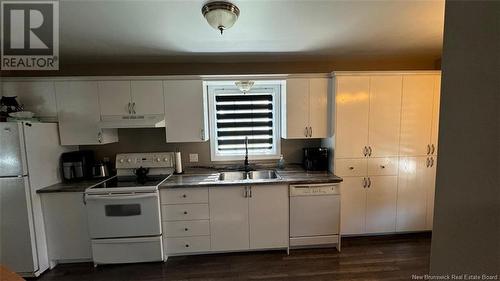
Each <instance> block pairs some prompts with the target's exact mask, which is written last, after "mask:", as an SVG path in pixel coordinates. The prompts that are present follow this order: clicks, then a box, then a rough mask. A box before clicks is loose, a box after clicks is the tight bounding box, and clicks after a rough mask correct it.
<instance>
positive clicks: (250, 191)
mask: <svg viewBox="0 0 500 281" xmlns="http://www.w3.org/2000/svg"><path fill="white" fill-rule="evenodd" d="M248 191H249V192H248V193H249V196H248V197H250V198H252V187H251V186H250V187H249V188H248Z"/></svg>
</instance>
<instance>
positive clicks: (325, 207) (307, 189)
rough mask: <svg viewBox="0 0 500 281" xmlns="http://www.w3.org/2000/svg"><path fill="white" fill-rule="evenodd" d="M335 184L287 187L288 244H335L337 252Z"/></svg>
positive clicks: (338, 226) (336, 193)
mask: <svg viewBox="0 0 500 281" xmlns="http://www.w3.org/2000/svg"><path fill="white" fill-rule="evenodd" d="M339 234H340V188H339V184H337V183H335V184H331V183H329V184H314V185H291V186H290V247H291V248H304V247H316V246H323V247H324V246H335V247H336V248H337V249H338V250H339V251H340V235H339Z"/></svg>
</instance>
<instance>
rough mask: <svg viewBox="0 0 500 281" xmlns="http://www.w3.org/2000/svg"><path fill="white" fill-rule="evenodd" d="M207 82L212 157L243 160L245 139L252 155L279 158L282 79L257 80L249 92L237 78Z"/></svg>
mask: <svg viewBox="0 0 500 281" xmlns="http://www.w3.org/2000/svg"><path fill="white" fill-rule="evenodd" d="M264 82H265V84H264ZM207 83H208V84H207V85H208V88H207V89H208V98H209V106H210V111H209V112H210V150H211V156H212V160H213V161H224V160H242V159H243V157H244V155H245V141H248V155H249V159H251V160H252V159H253V160H256V159H276V158H279V155H280V142H279V138H280V136H279V132H280V130H279V116H280V114H279V97H280V90H281V81H274V82H272V81H263V82H261V83H262V84H259V83H258V82H256V83H255V84H254V86H253V88H252V89H251V90H250V91H249V92H247V93H242V92H241V91H240V90H238V88H237V87H236V86H234V81H231V82H229V81H225V82H215V81H214V82H207Z"/></svg>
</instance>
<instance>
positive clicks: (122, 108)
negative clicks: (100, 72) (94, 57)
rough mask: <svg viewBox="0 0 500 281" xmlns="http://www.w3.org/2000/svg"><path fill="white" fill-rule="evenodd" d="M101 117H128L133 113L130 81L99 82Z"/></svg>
mask: <svg viewBox="0 0 500 281" xmlns="http://www.w3.org/2000/svg"><path fill="white" fill-rule="evenodd" d="M98 83H99V102H100V108H101V115H103V116H112V115H128V114H131V113H132V109H131V108H132V103H131V95H130V81H99V82H98Z"/></svg>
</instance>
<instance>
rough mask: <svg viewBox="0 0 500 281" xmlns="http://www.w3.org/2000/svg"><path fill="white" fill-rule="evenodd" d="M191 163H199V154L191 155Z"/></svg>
mask: <svg viewBox="0 0 500 281" xmlns="http://www.w3.org/2000/svg"><path fill="white" fill-rule="evenodd" d="M189 162H198V153H189Z"/></svg>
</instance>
